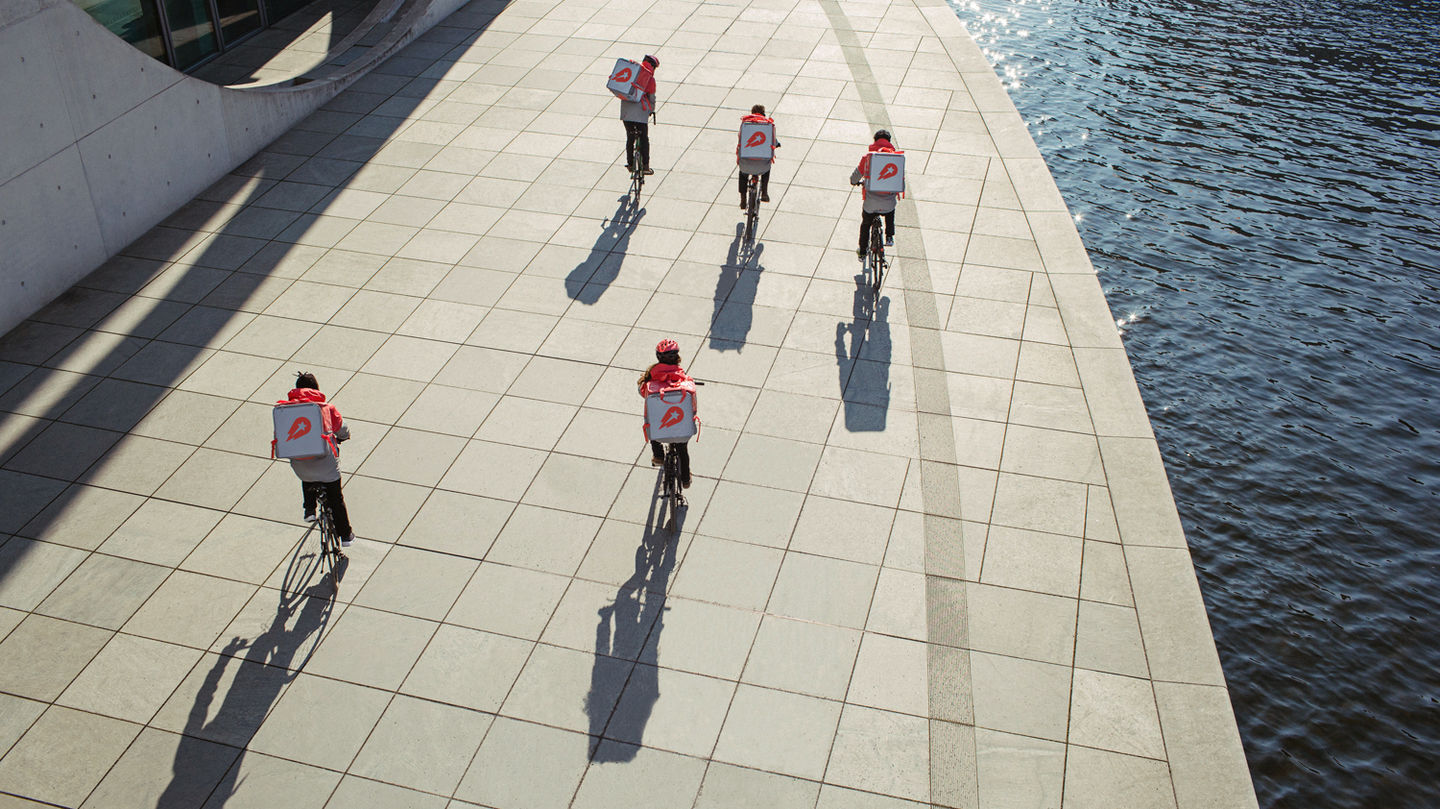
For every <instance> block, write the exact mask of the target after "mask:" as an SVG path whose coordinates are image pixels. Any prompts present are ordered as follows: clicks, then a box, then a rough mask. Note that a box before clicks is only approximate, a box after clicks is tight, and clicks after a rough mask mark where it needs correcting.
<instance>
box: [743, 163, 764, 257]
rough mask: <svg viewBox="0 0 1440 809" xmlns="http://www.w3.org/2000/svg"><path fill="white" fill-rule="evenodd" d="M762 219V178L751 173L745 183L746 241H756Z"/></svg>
mask: <svg viewBox="0 0 1440 809" xmlns="http://www.w3.org/2000/svg"><path fill="white" fill-rule="evenodd" d="M759 221H760V178H759V176H757V175H754V174H751V175H750V180H749V182H747V183H746V185H745V241H747V242H753V241H755V228H756V225H757V224H758V223H759Z"/></svg>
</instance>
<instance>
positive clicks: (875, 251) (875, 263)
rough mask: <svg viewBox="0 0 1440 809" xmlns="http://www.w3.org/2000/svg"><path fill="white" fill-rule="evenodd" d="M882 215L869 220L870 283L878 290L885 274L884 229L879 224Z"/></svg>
mask: <svg viewBox="0 0 1440 809" xmlns="http://www.w3.org/2000/svg"><path fill="white" fill-rule="evenodd" d="M881 217H882V215H876V217H875V218H874V219H872V220H870V285H871V287H872V288H873V289H874V290H875V291H876V292H879V291H880V284H881V282H882V281H883V280H884V276H885V231H884V227H883V226H882V225H881Z"/></svg>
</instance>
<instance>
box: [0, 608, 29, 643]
mask: <svg viewBox="0 0 1440 809" xmlns="http://www.w3.org/2000/svg"><path fill="white" fill-rule="evenodd" d="M26 615H27V613H24V612H21V611H20V610H12V609H10V608H9V607H0V641H3V640H5V638H6V636H8V635H9V634H10V630H12V629H14V628H15V627H17V626H19V625H20V622H21V621H23V620H25V616H26Z"/></svg>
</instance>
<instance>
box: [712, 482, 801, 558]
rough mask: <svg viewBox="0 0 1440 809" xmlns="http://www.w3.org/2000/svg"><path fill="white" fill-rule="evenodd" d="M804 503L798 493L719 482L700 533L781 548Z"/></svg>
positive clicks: (787, 538) (787, 539)
mask: <svg viewBox="0 0 1440 809" xmlns="http://www.w3.org/2000/svg"><path fill="white" fill-rule="evenodd" d="M803 502H804V496H803V495H801V494H799V493H798V492H787V491H784V490H782V489H772V488H766V487H762V486H751V485H747V484H743V483H735V482H732V481H729V480H722V481H720V483H719V485H718V486H717V487H716V489H715V495H714V497H712V498H711V501H710V505H709V507H708V508H707V509H706V510H705V515H704V518H703V520H702V521H701V523H700V526H699V531H700V533H702V534H705V535H707V536H713V537H719V538H722V539H733V540H737V541H740V542H748V543H752V544H757V545H767V546H769V547H772V548H784V547H786V546H787V545H788V544H789V542H790V535H791V532H792V530H793V529H794V526H795V524H796V522H797V519H798V517H799V514H800V509H801V504H802V503H803ZM827 502H828V501H827Z"/></svg>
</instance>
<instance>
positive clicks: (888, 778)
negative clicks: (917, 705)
mask: <svg viewBox="0 0 1440 809" xmlns="http://www.w3.org/2000/svg"><path fill="white" fill-rule="evenodd" d="M927 725H928V722H927V721H926V720H925V719H923V718H921V717H918V716H907V715H905V714H898V713H891V712H889V711H878V710H875V709H874V708H864V707H860V706H857V705H846V706H845V710H844V712H843V713H842V714H841V715H840V725H839V728H838V729H837V730H836V732H835V748H834V749H833V750H832V751H831V753H830V763H829V764H828V765H827V766H826V768H825V780H826V781H827V782H829V783H835V784H840V785H843V786H848V787H854V788H857V789H863V790H867V791H870V792H880V793H883V794H886V795H894V796H898V797H902V798H909V799H912V800H920V801H928V800H929V798H930V772H929V770H930V734H929V729H928V727H927Z"/></svg>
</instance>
